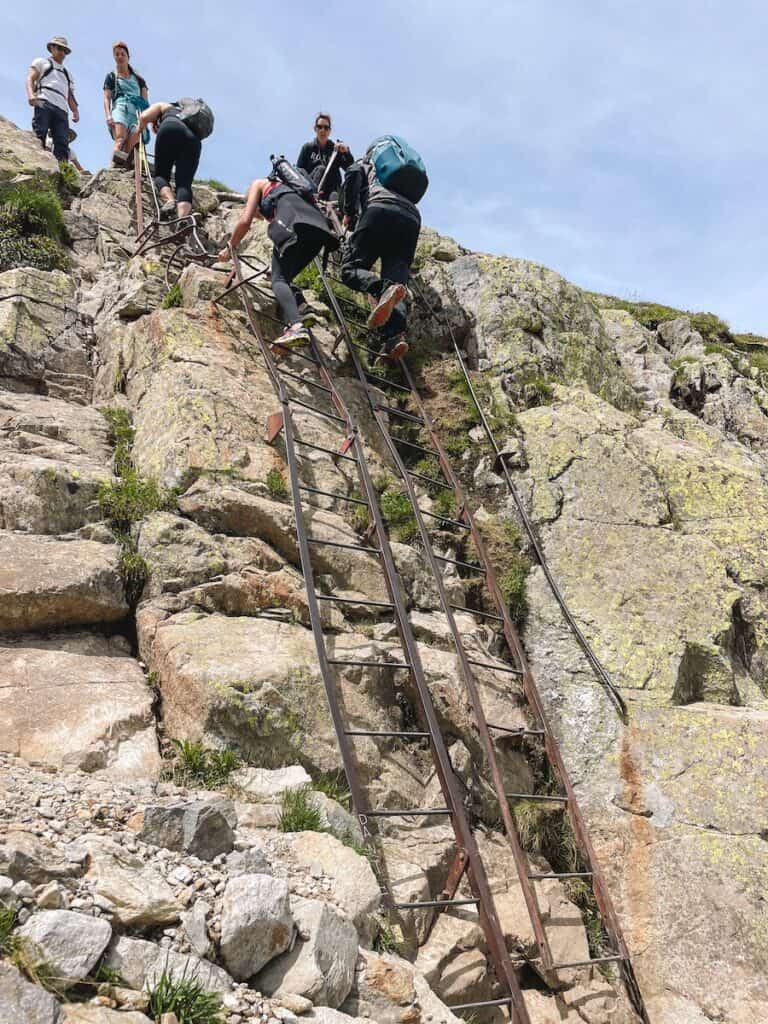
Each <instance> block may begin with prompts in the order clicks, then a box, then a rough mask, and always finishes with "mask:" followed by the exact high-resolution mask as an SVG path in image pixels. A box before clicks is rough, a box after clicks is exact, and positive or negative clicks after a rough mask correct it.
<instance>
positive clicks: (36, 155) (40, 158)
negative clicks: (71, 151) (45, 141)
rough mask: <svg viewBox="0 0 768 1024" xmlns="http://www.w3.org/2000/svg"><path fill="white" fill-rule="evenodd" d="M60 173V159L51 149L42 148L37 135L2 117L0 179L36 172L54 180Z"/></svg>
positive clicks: (4, 179) (0, 130) (0, 127)
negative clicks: (57, 158) (56, 157)
mask: <svg viewBox="0 0 768 1024" xmlns="http://www.w3.org/2000/svg"><path fill="white" fill-rule="evenodd" d="M58 173H59V164H58V161H57V160H56V159H55V157H54V155H53V153H52V152H51V151H50V150H46V149H43V148H42V146H41V145H40V140H39V139H38V137H37V136H36V135H34V134H33V133H32V132H29V131H24V130H22V129H21V128H17V127H16V125H15V124H14V123H13V121H9V120H8V119H7V118H5V117H0V181H7V180H9V179H12V178H15V177H16V176H17V175H19V174H24V175H28V174H34V175H36V176H37V175H39V176H40V177H47V178H50V179H51V180H53V179H54V178H55V177H56V175H57V174H58Z"/></svg>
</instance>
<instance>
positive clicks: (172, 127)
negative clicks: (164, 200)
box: [155, 117, 202, 203]
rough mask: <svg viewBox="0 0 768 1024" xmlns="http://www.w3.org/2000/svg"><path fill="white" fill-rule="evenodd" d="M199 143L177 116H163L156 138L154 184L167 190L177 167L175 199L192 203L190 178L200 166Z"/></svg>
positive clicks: (200, 145)
mask: <svg viewBox="0 0 768 1024" xmlns="http://www.w3.org/2000/svg"><path fill="white" fill-rule="evenodd" d="M201 148H202V143H201V142H200V139H198V137H197V136H196V135H195V133H194V132H193V131H192V130H191V129H190V128H187V126H186V125H185V124H184V122H183V121H180V120H179V119H178V117H165V118H164V119H163V121H162V123H161V124H160V127H159V128H158V130H157V138H156V139H155V185H156V186H157V189H158V191H159V190H160V189H161V188H168V187H169V184H170V178H171V171H172V170H173V168H174V166H175V168H176V200H177V202H179V203H191V202H192V179H193V178H194V176H195V174H196V172H197V165H198V164H199V163H200V150H201Z"/></svg>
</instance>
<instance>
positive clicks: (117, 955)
mask: <svg viewBox="0 0 768 1024" xmlns="http://www.w3.org/2000/svg"><path fill="white" fill-rule="evenodd" d="M104 966H105V967H109V968H111V969H112V970H113V971H117V973H118V974H119V975H120V977H121V978H122V980H123V981H124V982H125V984H126V985H127V986H128V987H129V988H132V989H136V990H137V991H138V990H140V989H144V988H146V989H151V988H153V987H154V986H155V985H156V984H157V982H158V981H159V980H160V978H161V976H162V975H163V973H165V974H167V975H168V976H169V977H170V978H171V980H172V981H181V980H183V979H196V980H197V981H199V982H200V984H201V985H202V986H203V988H204V989H206V990H207V991H208V992H222V993H224V992H229V991H231V989H232V979H231V978H230V976H229V975H228V974H227V972H226V971H225V970H222V968H221V967H217V966H216V965H215V964H212V963H210V961H208V960H203V959H201V958H200V957H197V956H193V955H191V954H184V953H175V952H174V951H173V950H170V949H164V948H163V947H162V946H158V945H157V944H156V943H154V942H146V941H145V940H144V939H131V938H128V936H126V935H123V936H120V937H119V938H117V939H115V940H114V941H113V942H112V944H111V946H110V947H109V948H108V949H107V953H106V956H105V957H104Z"/></svg>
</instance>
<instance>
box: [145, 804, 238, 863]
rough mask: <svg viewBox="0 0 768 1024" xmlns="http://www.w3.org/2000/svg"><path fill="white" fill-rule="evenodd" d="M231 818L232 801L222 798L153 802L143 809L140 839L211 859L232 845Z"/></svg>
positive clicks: (232, 813)
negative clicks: (168, 802) (163, 802)
mask: <svg viewBox="0 0 768 1024" xmlns="http://www.w3.org/2000/svg"><path fill="white" fill-rule="evenodd" d="M234 817H235V809H234V806H233V804H232V802H231V801H230V800H225V799H224V798H221V797H219V798H217V799H215V800H185V801H179V802H178V803H174V804H165V805H163V804H153V805H150V806H149V807H147V808H146V810H145V811H144V824H143V827H142V830H141V838H142V839H143V840H144V842H145V843H151V844H153V845H154V846H164V847H165V848H166V849H168V850H178V851H185V852H186V853H191V854H194V856H196V857H199V858H200V859H201V860H213V858H214V857H218V856H219V854H222V853H229V852H230V850H232V848H233V847H234V842H235V833H234V830H233V829H232V826H231V825H230V820H232V818H234Z"/></svg>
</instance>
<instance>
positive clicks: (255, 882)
mask: <svg viewBox="0 0 768 1024" xmlns="http://www.w3.org/2000/svg"><path fill="white" fill-rule="evenodd" d="M292 936H293V917H292V916H291V909H290V903H289V900H288V886H287V884H286V883H285V882H284V881H283V880H282V879H277V878H272V877H271V876H270V875H238V876H236V877H235V878H230V879H229V881H228V882H227V887H226V889H225V890H224V900H223V904H222V910H221V958H222V960H223V961H224V963H225V964H226V966H227V969H228V970H229V972H230V973H231V975H232V977H233V978H235V979H236V980H237V981H245V980H246V979H247V978H250V977H251V975H253V974H256V972H257V971H260V970H261V968H262V967H263V966H264V965H265V964H266V963H268V962H269V961H270V960H271V959H272V958H273V957H275V956H278V955H279V954H280V953H283V952H285V950H286V949H288V947H289V946H290V944H291V938H292Z"/></svg>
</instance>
